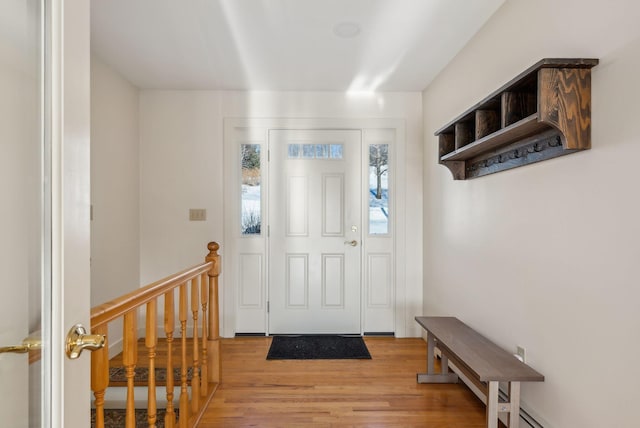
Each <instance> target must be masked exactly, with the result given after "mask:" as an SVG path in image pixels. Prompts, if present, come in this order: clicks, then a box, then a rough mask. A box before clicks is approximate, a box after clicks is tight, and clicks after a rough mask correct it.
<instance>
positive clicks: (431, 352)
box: [427, 333, 436, 375]
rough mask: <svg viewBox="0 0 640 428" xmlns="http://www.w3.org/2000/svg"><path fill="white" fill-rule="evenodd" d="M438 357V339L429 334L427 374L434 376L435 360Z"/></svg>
mask: <svg viewBox="0 0 640 428" xmlns="http://www.w3.org/2000/svg"><path fill="white" fill-rule="evenodd" d="M435 357H436V339H435V338H434V337H433V334H428V333H427V374H430V375H432V374H434V373H435V369H434V359H435Z"/></svg>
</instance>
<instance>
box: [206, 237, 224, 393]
mask: <svg viewBox="0 0 640 428" xmlns="http://www.w3.org/2000/svg"><path fill="white" fill-rule="evenodd" d="M207 248H208V249H209V254H207V257H206V258H205V261H207V262H213V266H211V269H210V270H209V271H208V272H207V275H208V276H209V337H208V339H207V349H208V354H207V356H208V361H207V364H208V365H209V370H208V372H209V382H213V383H220V372H221V363H220V308H219V302H218V277H219V276H220V255H219V254H218V250H219V249H220V245H219V244H218V243H217V242H209V244H207Z"/></svg>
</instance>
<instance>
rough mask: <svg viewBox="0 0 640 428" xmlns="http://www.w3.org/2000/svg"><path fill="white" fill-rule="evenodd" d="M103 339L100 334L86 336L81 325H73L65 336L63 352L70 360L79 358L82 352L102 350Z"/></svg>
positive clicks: (85, 331)
mask: <svg viewBox="0 0 640 428" xmlns="http://www.w3.org/2000/svg"><path fill="white" fill-rule="evenodd" d="M105 341H106V339H105V337H104V336H103V335H102V334H87V330H86V329H85V328H84V327H83V326H82V324H76V325H74V326H73V327H72V328H71V330H69V333H68V334H67V342H66V346H65V350H66V352H67V357H69V359H70V360H75V359H76V358H80V354H81V353H82V351H83V350H85V349H88V350H90V351H95V350H96V349H100V348H104V344H105Z"/></svg>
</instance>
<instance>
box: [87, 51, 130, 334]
mask: <svg viewBox="0 0 640 428" xmlns="http://www.w3.org/2000/svg"><path fill="white" fill-rule="evenodd" d="M138 138H139V135H138V89H137V88H136V87H135V86H133V85H132V84H131V83H129V82H128V81H127V80H125V79H124V78H123V77H122V76H121V75H120V74H118V73H117V72H116V71H114V70H113V69H111V68H110V67H109V66H108V65H106V64H105V63H103V62H102V61H101V60H100V59H99V58H97V57H95V55H94V56H92V58H91V204H92V206H93V221H92V222H91V305H92V306H94V305H97V304H101V303H104V302H106V301H108V300H111V299H114V298H116V297H118V296H120V295H122V294H125V293H128V292H130V291H132V290H134V289H136V288H138V287H139V286H140V269H139V260H140V256H139V252H140V247H139V226H138V225H139V197H140V192H139V181H140V180H139V166H138V163H139V156H138ZM120 335H121V333H120Z"/></svg>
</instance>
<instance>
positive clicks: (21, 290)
mask: <svg viewBox="0 0 640 428" xmlns="http://www.w3.org/2000/svg"><path fill="white" fill-rule="evenodd" d="M88 11H89V9H88V2H85V1H82V0H66V1H65V2H62V1H60V0H50V1H45V0H6V1H2V2H0V94H2V96H1V97H0V117H1V118H2V126H0V200H1V201H2V208H1V209H0V236H1V237H2V239H0V271H1V272H2V278H1V279H0V293H1V294H0V296H1V297H0V348H3V349H2V350H3V351H7V352H2V353H0V379H1V381H0V418H1V419H0V420H1V422H0V425H1V426H7V427H17V428H20V427H54V428H58V427H66V428H67V427H68V428H79V427H86V426H88V422H89V419H88V418H89V411H88V407H89V403H88V397H89V395H88V393H89V365H88V356H83V357H82V358H81V359H80V360H78V361H74V362H71V361H69V360H67V359H66V358H65V356H64V338H65V336H66V333H67V330H68V329H69V328H70V327H71V325H73V324H75V323H79V322H82V323H84V324H85V325H88V322H89V274H88V273H89V245H88V244H89V205H88V201H89V167H88V165H89V158H88V154H89V114H88V112H89V87H88V82H89V79H88V75H89V63H88V59H89V49H88V48H89V46H88V36H89V34H88V28H89V15H88ZM63 52H64V57H63V55H62V53H63ZM71 64H72V65H71ZM25 338H29V340H30V343H38V342H41V344H42V345H41V348H40V349H39V350H33V351H30V352H29V353H16V352H13V351H16V350H17V349H15V348H13V349H12V347H14V346H19V345H22V344H23V340H24V339H25ZM8 351H12V352H8Z"/></svg>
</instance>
